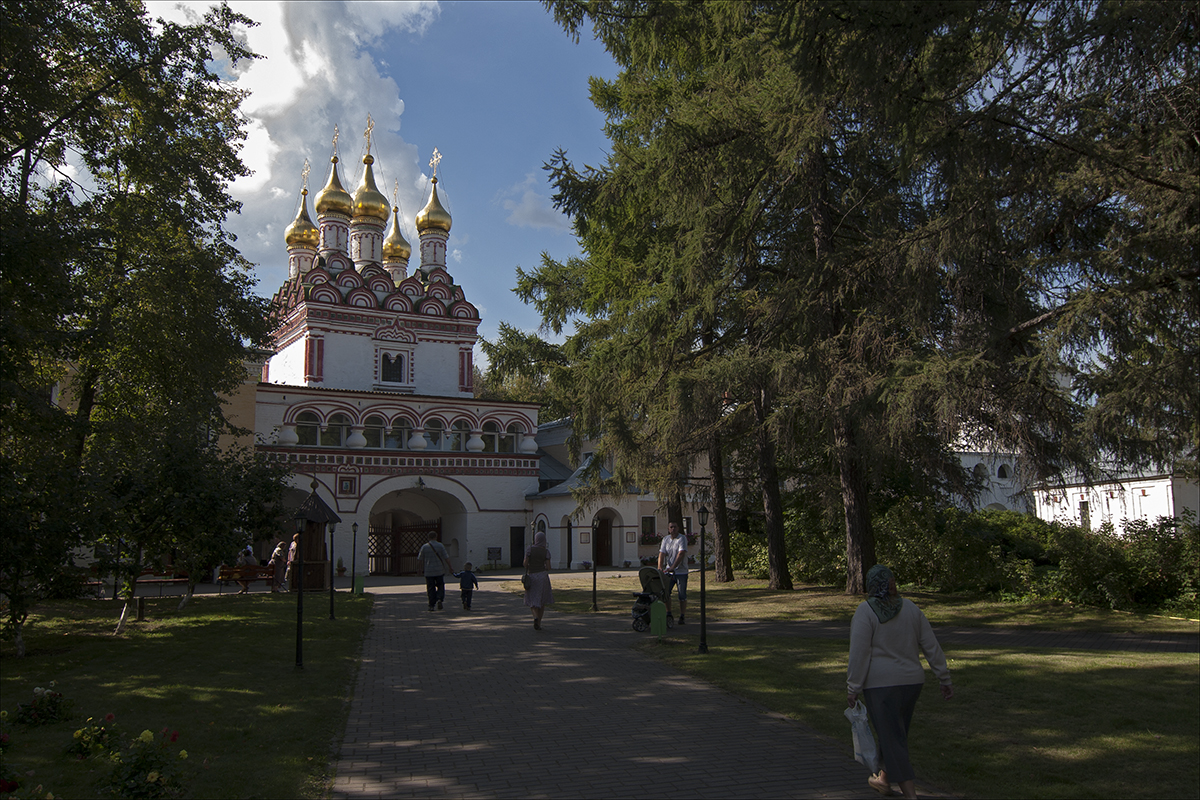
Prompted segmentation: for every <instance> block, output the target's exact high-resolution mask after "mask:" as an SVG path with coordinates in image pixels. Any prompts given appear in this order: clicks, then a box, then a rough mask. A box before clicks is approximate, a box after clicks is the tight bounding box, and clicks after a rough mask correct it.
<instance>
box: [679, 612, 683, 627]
mask: <svg viewBox="0 0 1200 800" xmlns="http://www.w3.org/2000/svg"><path fill="white" fill-rule="evenodd" d="M679 624H680V625H683V624H684V621H683V614H680V615H679Z"/></svg>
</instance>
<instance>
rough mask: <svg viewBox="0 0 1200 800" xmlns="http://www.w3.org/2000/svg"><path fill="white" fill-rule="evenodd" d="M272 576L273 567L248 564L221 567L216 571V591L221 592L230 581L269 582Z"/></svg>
mask: <svg viewBox="0 0 1200 800" xmlns="http://www.w3.org/2000/svg"><path fill="white" fill-rule="evenodd" d="M274 578H275V568H274V567H261V566H260V567H254V566H249V565H247V566H244V567H221V570H220V572H218V573H217V593H218V594H221V593H223V592H224V589H225V587H226V586H227V585H228V584H230V583H237V582H239V581H246V582H248V583H249V582H253V581H266V582H268V583H270V582H271V581H272V580H274Z"/></svg>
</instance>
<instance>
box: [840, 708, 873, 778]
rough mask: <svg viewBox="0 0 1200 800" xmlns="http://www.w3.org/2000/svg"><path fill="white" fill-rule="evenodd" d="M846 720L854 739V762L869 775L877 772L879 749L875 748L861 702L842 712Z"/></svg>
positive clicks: (865, 711)
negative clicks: (868, 772)
mask: <svg viewBox="0 0 1200 800" xmlns="http://www.w3.org/2000/svg"><path fill="white" fill-rule="evenodd" d="M843 713H844V714H845V715H846V719H848V720H850V735H851V736H852V737H853V738H854V760H855V761H857V762H858V763H860V764H862V765H863V766H864V767H866V768H867V769H869V770H871V774H872V775H874V774H875V773H877V772H879V749H878V748H877V747H876V746H875V735H874V734H872V733H871V725H870V723H869V722H868V721H867V707H866V706H864V705H863V703H862V700H859V701H858V702H857V703H855V704H854V708H847V709H845V710H844V711H843Z"/></svg>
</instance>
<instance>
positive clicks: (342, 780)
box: [333, 581, 878, 798]
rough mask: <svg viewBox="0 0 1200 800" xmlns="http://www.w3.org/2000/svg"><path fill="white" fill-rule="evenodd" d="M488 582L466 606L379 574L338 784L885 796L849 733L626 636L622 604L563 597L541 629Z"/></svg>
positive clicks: (407, 793)
mask: <svg viewBox="0 0 1200 800" xmlns="http://www.w3.org/2000/svg"><path fill="white" fill-rule="evenodd" d="M482 584H483V585H482V587H481V591H479V592H477V593H476V597H475V602H474V604H473V605H474V607H475V610H474V611H473V612H470V615H469V616H468V615H467V613H466V612H463V611H462V610H461V607H460V606H459V605H458V604H457V594H458V593H457V591H456V590H452V591H449V592H448V598H447V599H448V600H452V601H453V602H447V604H446V610H445V611H442V612H435V613H432V614H431V613H429V611H427V610H426V603H425V598H424V596H423V591H424V587H423V585H422V586H415V585H410V586H408V587H394V588H391V589H387V588H382V587H380V588H372V591H375V592H379V594H377V596H376V601H375V603H376V604H375V610H374V613H373V616H372V626H371V631H370V633H369V634H368V635H367V638H366V641H365V642H364V645H363V657H362V667H361V669H360V672H359V676H358V683H357V686H356V688H355V693H354V699H353V701H352V704H351V708H350V716H349V721H348V723H347V726H346V735H345V739H344V740H343V743H342V749H341V755H340V758H339V760H338V763H337V777H336V780H335V783H334V787H333V793H334V796H335V797H345V798H359V797H466V798H504V797H555V798H557V797H591V798H616V797H637V798H644V797H664V798H670V797H698V798H707V797H711V798H727V797H735V798H736V797H746V798H775V797H843V798H855V797H877V796H878V795H876V794H875V793H874V792H873V791H871V790H870V789H868V788H867V786H866V778H867V775H866V771H865V770H864V769H863V767H861V766H860V765H859V764H857V763H855V762H854V760H853V759H852V758H850V757H848V756H847V754H846V749H845V748H844V747H842V746H840V745H839V744H837V743H834V742H832V741H830V740H829V739H827V738H825V737H823V736H821V735H820V734H817V733H816V732H814V731H812V730H810V729H808V728H806V727H805V726H803V725H801V724H799V723H797V722H795V721H794V720H790V719H787V718H784V717H781V716H778V715H774V714H771V713H767V712H765V711H763V710H762V709H761V708H758V707H757V706H754V705H752V704H749V703H746V702H744V701H742V700H739V699H738V698H736V697H733V696H732V695H730V694H727V693H725V692H723V691H721V690H719V689H716V688H714V687H713V686H710V685H708V684H706V683H704V682H702V681H697V680H694V679H692V678H688V677H685V676H680V675H679V674H678V673H675V672H673V671H672V670H670V669H669V668H667V667H666V666H665V665H663V664H662V663H660V662H658V661H655V660H654V659H651V658H648V657H646V656H642V655H640V654H638V653H636V652H634V651H632V650H630V649H629V648H628V646H627V645H628V644H629V643H630V637H631V636H633V635H636V634H633V632H632V631H630V630H629V623H628V622H627V621H625V620H624V619H621V618H616V617H611V616H588V615H559V614H555V613H554V612H553V609H552V608H551V610H550V611H549V612H548V613H547V616H546V622H545V625H544V627H545V630H543V631H542V632H540V633H538V632H536V631H534V630H533V626H532V623H531V621H530V618H529V615H528V611H527V609H526V608H525V607H524V605H523V604H522V602H521V598H520V597H519V596H516V595H512V594H509V593H507V592H502V591H500V590H496V589H494V586H495V584H494V583H492V582H490V581H484V582H482ZM631 602H632V601H631ZM848 728H849V726H847V739H849V730H848Z"/></svg>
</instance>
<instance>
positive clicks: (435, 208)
mask: <svg viewBox="0 0 1200 800" xmlns="http://www.w3.org/2000/svg"><path fill="white" fill-rule="evenodd" d="M437 182H438V181H437V176H436V175H435V176H434V177H433V178H432V179H431V180H430V183H432V184H433V194H431V195H430V196H429V202H428V203H426V204H425V207H424V208H422V209H421V213H419V214H417V233H418V234H419V233H422V232H423V231H427V230H429V229H430V228H438V229H439V230H443V231H445V232H446V233H449V232H450V223H451V220H450V212H449V211H447V210H446V209H444V208H442V204H441V202H439V201H438V196H437Z"/></svg>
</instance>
